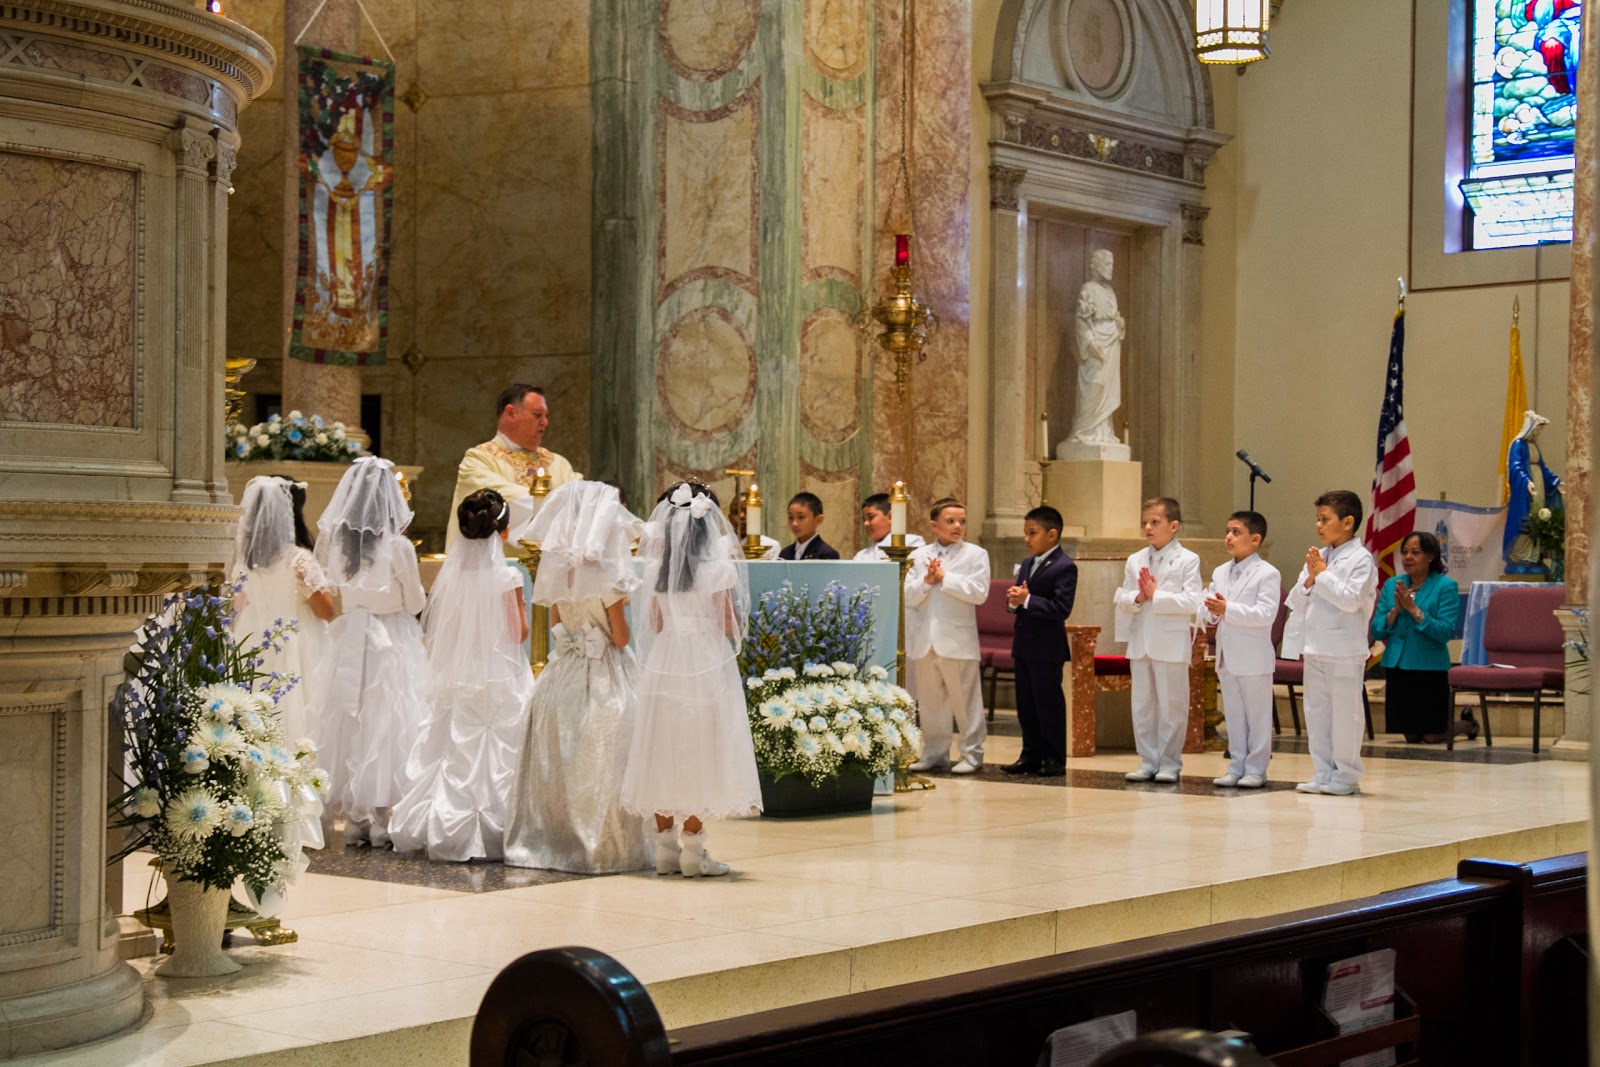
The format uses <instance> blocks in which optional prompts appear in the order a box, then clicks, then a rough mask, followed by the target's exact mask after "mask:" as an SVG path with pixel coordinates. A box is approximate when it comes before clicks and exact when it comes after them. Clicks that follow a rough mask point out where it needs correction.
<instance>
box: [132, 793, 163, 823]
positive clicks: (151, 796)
mask: <svg viewBox="0 0 1600 1067" xmlns="http://www.w3.org/2000/svg"><path fill="white" fill-rule="evenodd" d="M133 813H134V814H135V815H137V816H139V818H141V819H150V818H154V817H155V816H157V815H159V814H161V796H160V794H158V793H157V792H156V791H155V790H154V789H151V788H150V787H149V786H147V785H146V786H140V787H139V788H138V789H135V790H134V791H133Z"/></svg>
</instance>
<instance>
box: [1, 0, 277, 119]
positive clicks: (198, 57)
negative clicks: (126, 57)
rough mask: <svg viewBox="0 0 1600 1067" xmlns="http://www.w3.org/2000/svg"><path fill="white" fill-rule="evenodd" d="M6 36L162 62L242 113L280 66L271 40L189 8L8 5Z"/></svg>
mask: <svg viewBox="0 0 1600 1067" xmlns="http://www.w3.org/2000/svg"><path fill="white" fill-rule="evenodd" d="M0 28H6V29H12V30H18V31H35V32H38V31H44V32H48V33H50V34H52V35H54V36H59V37H66V38H73V39H77V40H79V41H86V42H95V43H97V44H98V45H99V46H100V47H101V48H106V49H110V50H113V51H126V52H133V53H135V54H138V55H146V56H156V57H161V58H164V59H165V60H167V61H168V62H172V63H175V64H177V65H180V66H185V67H188V68H190V69H192V70H195V71H198V72H199V73H202V74H204V75H207V76H208V77H212V78H216V79H217V80H218V81H220V82H221V83H222V84H223V85H225V86H226V87H227V88H228V89H229V90H230V91H231V92H232V93H233V94H234V96H235V97H236V98H237V100H238V103H239V105H240V106H243V105H244V104H246V103H248V102H249V101H251V100H253V99H255V98H256V97H258V96H260V95H261V94H262V93H264V92H266V90H267V87H268V86H269V85H270V84H271V82H272V67H273V64H274V63H275V62H276V59H277V57H276V55H275V54H274V53H273V50H272V46H271V45H270V44H268V43H267V41H266V40H265V38H263V37H261V36H259V35H258V34H256V33H253V32H252V31H250V30H249V29H247V28H245V27H244V26H241V25H239V24H238V23H236V22H230V21H228V20H227V19H224V18H219V17H217V16H215V15H212V14H210V13H209V12H206V11H203V10H201V9H200V8H198V7H196V6H195V5H194V4H192V3H188V2H185V0H93V2H92V3H90V2H87V0H0Z"/></svg>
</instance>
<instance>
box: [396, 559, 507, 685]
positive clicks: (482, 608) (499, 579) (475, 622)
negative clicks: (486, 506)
mask: <svg viewBox="0 0 1600 1067" xmlns="http://www.w3.org/2000/svg"><path fill="white" fill-rule="evenodd" d="M521 587H522V576H521V574H520V573H518V572H517V571H516V570H514V569H513V568H512V567H511V566H510V564H509V563H507V562H506V558H505V553H504V550H503V548H502V546H501V544H500V537H499V535H492V536H489V537H463V538H461V539H460V540H459V541H457V542H456V547H455V549H454V550H453V551H452V552H451V553H450V554H449V555H448V556H446V557H445V561H444V565H443V566H441V567H440V568H439V576H438V577H437V578H435V579H434V583H433V593H432V594H431V595H430V596H429V597H428V606H427V608H426V609H425V610H424V611H423V613H422V631H423V638H422V639H423V642H424V643H425V644H426V645H427V646H428V662H429V664H430V665H431V666H432V667H433V673H434V678H435V679H436V680H437V682H438V684H440V685H442V686H449V685H464V686H468V687H476V686H488V685H496V684H499V683H503V682H505V681H507V680H508V679H510V678H513V677H516V676H519V675H520V674H521V673H522V672H525V671H526V670H527V666H528V664H527V660H526V659H524V658H523V655H522V634H521V627H522V616H521V614H520V613H519V612H518V611H517V605H516V599H515V597H514V595H513V594H514V591H515V590H517V589H520V588H521Z"/></svg>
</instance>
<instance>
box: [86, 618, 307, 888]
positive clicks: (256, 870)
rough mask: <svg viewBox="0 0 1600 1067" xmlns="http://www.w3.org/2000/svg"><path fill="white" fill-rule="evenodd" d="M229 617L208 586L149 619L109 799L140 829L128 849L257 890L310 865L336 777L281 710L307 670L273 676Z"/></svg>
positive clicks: (121, 714) (177, 871) (117, 815)
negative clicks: (286, 732)
mask: <svg viewBox="0 0 1600 1067" xmlns="http://www.w3.org/2000/svg"><path fill="white" fill-rule="evenodd" d="M234 591H236V589H230V590H228V591H227V592H229V593H231V592H234ZM230 619H231V609H230V605H229V601H228V598H227V597H226V596H212V595H209V594H207V593H204V592H199V593H193V594H189V595H187V596H178V597H174V598H172V599H171V600H169V601H168V603H167V605H166V606H165V609H164V610H163V612H162V614H160V615H157V616H153V617H152V618H151V619H150V620H148V621H147V622H146V623H145V625H144V627H143V629H141V631H140V633H139V640H138V643H137V644H136V645H135V646H134V647H133V649H132V651H131V653H130V659H131V660H132V661H133V662H134V663H136V664H137V667H134V668H131V677H130V678H129V679H128V681H126V682H124V683H123V685H122V686H121V687H120V688H119V689H118V690H117V694H116V697H115V698H114V699H113V701H112V705H111V710H112V713H113V716H114V719H115V721H116V722H117V724H118V726H119V727H120V730H121V734H122V743H123V747H124V749H125V751H126V755H127V759H126V764H125V766H126V774H127V782H126V787H127V788H126V789H125V791H124V792H123V793H122V794H121V795H120V796H116V797H113V798H112V799H111V801H110V805H109V807H110V815H111V826H112V827H113V828H114V829H127V830H129V831H131V832H130V833H129V834H128V835H127V837H126V843H125V845H124V847H123V849H122V852H121V854H120V855H126V854H127V853H129V852H132V851H134V850H135V849H138V848H142V847H150V848H151V849H153V850H154V851H155V852H156V853H157V854H158V855H159V856H160V857H161V861H162V865H163V868H164V870H165V873H166V876H167V878H168V879H169V880H184V881H192V882H199V883H201V884H203V885H206V886H208V887H210V888H213V889H227V888H229V887H230V886H232V885H233V883H234V881H235V880H236V879H242V880H243V881H244V883H245V886H246V888H247V889H249V891H250V892H251V894H252V895H253V896H255V897H256V898H258V899H259V898H260V897H261V896H262V895H263V894H264V893H266V892H267V891H269V890H270V891H273V892H275V893H277V894H282V892H283V891H284V890H285V889H286V888H287V887H288V885H289V883H290V882H292V881H293V880H294V879H295V878H296V877H297V876H298V875H299V874H300V872H301V871H302V870H304V869H305V861H304V859H303V858H302V856H301V854H300V845H299V841H300V840H301V835H300V833H299V830H300V829H301V827H302V826H303V825H304V823H305V822H306V821H307V820H314V819H316V818H317V817H318V816H320V815H321V812H322V799H321V794H322V792H323V791H324V790H325V789H326V787H327V781H326V775H325V774H324V772H323V771H322V770H321V768H319V767H318V766H317V765H316V749H315V746H313V745H312V744H311V743H310V742H307V741H301V742H298V743H290V742H287V741H286V740H285V739H284V736H283V726H282V723H281V721H280V719H279V717H278V715H277V713H276V711H275V710H274V703H275V702H276V700H277V699H278V697H279V696H281V695H282V694H283V693H285V692H287V691H288V689H289V688H290V687H292V686H293V685H294V684H295V683H296V682H297V681H298V680H297V679H293V678H287V679H286V678H280V677H278V676H271V677H270V678H265V677H264V676H263V675H262V674H261V673H260V672H259V671H258V670H257V668H258V667H259V666H260V660H259V658H258V656H257V652H258V649H257V648H256V647H246V648H241V647H239V646H238V645H237V644H236V643H235V642H234V640H233V638H232V636H231V635H230V634H229V632H228V623H229V621H230ZM293 625H294V624H293V623H289V624H287V625H285V626H284V627H282V628H279V629H274V630H269V631H268V632H267V633H266V634H264V635H263V641H264V643H266V644H272V645H278V644H279V643H280V642H282V641H284V640H286V639H287V635H288V633H289V632H290V631H291V630H292V628H293ZM258 681H261V682H263V688H262V689H261V690H260V691H255V692H253V691H252V690H251V688H250V687H251V686H252V685H255V684H256V683H257V682H258ZM119 858H120V857H119Z"/></svg>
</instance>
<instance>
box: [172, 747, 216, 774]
mask: <svg viewBox="0 0 1600 1067" xmlns="http://www.w3.org/2000/svg"><path fill="white" fill-rule="evenodd" d="M178 759H179V760H181V761H182V762H183V769H184V770H186V771H188V772H189V773H190V774H203V773H205V771H206V769H207V768H209V767H210V766H211V760H210V759H208V758H207V756H206V750H205V749H204V748H202V747H200V746H199V745H189V746H188V747H187V748H185V749H184V750H183V751H182V752H181V753H179V754H178Z"/></svg>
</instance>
